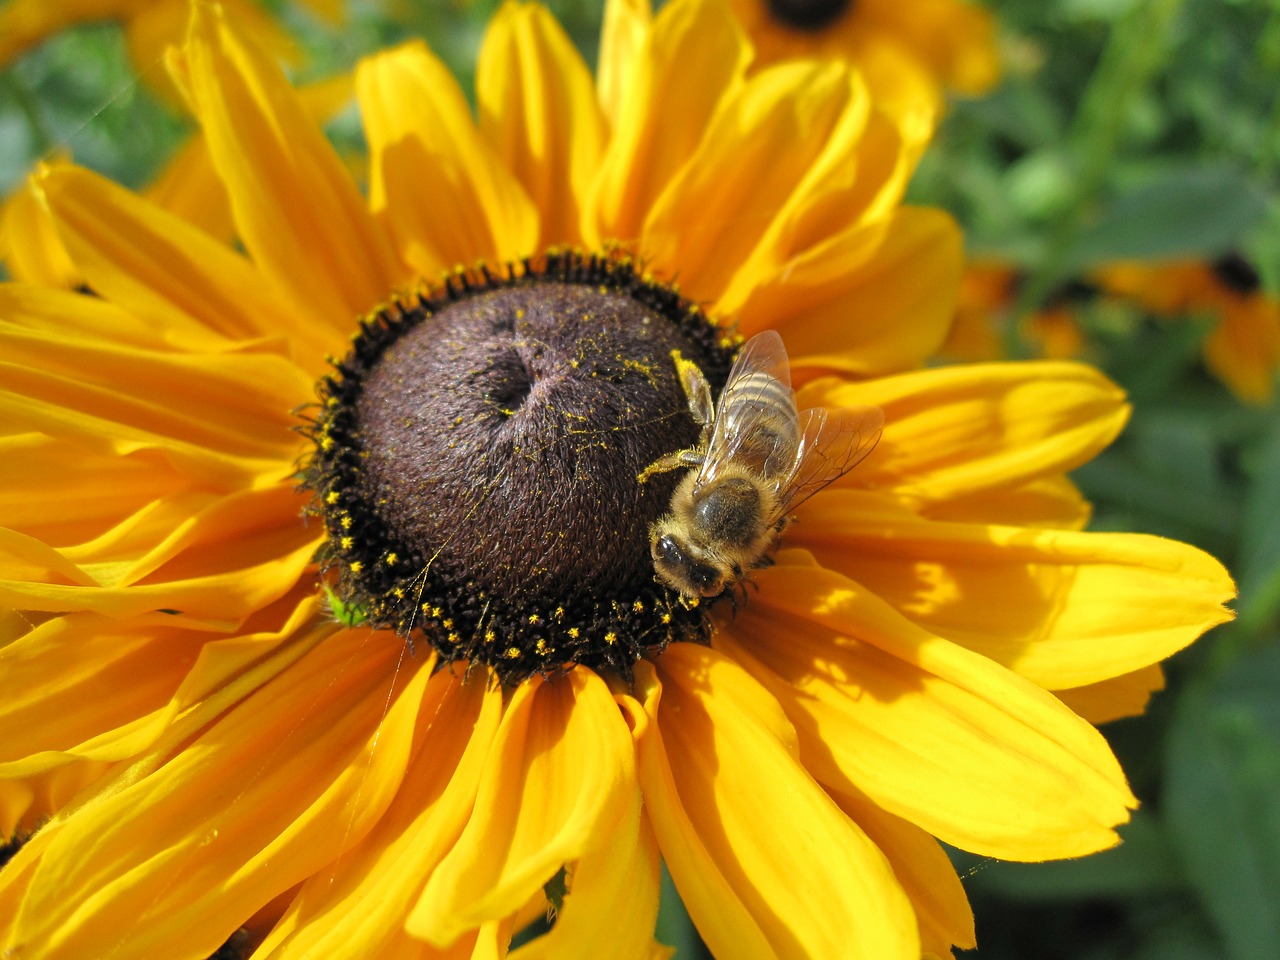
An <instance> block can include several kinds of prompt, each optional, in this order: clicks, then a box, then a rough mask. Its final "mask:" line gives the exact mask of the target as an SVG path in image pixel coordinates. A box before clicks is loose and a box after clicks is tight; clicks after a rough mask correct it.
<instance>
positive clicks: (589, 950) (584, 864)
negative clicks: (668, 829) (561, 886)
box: [511, 792, 658, 960]
mask: <svg viewBox="0 0 1280 960" xmlns="http://www.w3.org/2000/svg"><path fill="white" fill-rule="evenodd" d="M633 804H634V807H633V809H631V810H628V811H627V813H626V814H625V815H624V817H623V819H622V821H621V822H620V823H619V824H618V826H617V827H615V828H614V830H613V831H612V833H611V836H610V838H609V842H608V843H606V844H604V845H603V846H601V847H599V848H597V849H595V850H593V851H591V852H589V853H587V854H586V855H584V856H583V858H582V859H581V860H579V861H578V862H577V864H576V865H574V866H573V867H572V868H571V869H570V871H569V878H568V881H569V893H568V895H567V896H566V897H565V901H564V906H563V907H562V908H561V909H560V910H559V911H558V912H557V916H556V922H555V926H553V927H552V928H551V930H550V932H548V933H546V934H543V935H542V936H541V937H538V938H537V939H536V940H533V941H532V942H530V943H528V944H526V945H525V946H523V947H520V948H519V949H517V950H514V951H512V953H511V957H512V960H559V958H562V957H591V956H595V955H598V953H599V950H600V945H601V944H603V943H607V944H608V945H609V956H610V957H611V958H612V957H616V958H618V960H648V958H649V955H650V952H651V951H652V948H653V926H654V924H655V923H656V922H657V919H658V843H657V840H655V839H654V836H653V830H652V829H651V828H650V826H649V824H648V822H647V821H646V820H645V819H644V818H643V817H642V816H641V815H640V794H639V793H638V792H637V793H636V794H635V796H634V797H633Z"/></svg>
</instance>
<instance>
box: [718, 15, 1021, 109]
mask: <svg viewBox="0 0 1280 960" xmlns="http://www.w3.org/2000/svg"><path fill="white" fill-rule="evenodd" d="M730 2H731V3H732V5H733V9H734V12H735V14H737V16H738V17H739V19H740V20H741V21H742V23H743V24H744V26H745V27H746V28H747V32H748V33H749V34H750V35H751V40H752V42H753V43H754V44H755V46H756V55H757V57H758V58H759V60H760V62H762V63H773V62H775V61H777V60H781V59H785V58H788V57H812V56H817V57H836V58H841V59H847V60H850V61H852V62H854V63H856V64H857V65H858V67H859V69H861V70H862V71H863V72H864V73H865V74H866V76H867V79H868V82H869V83H870V84H871V86H872V89H873V90H874V91H875V92H876V94H877V96H878V97H880V98H882V99H887V98H894V99H902V100H903V101H907V100H911V99H915V100H930V99H937V97H938V96H939V94H940V93H941V92H942V91H943V90H944V89H946V90H953V91H955V92H957V93H961V94H965V95H967V96H979V95H981V94H983V93H986V92H987V91H989V90H990V89H991V88H992V87H993V86H995V84H996V81H997V80H998V79H999V76H1000V62H999V58H998V56H997V53H996V45H995V24H994V20H993V18H992V16H991V14H990V13H989V12H988V11H987V10H985V9H983V8H982V7H980V6H978V5H976V4H973V3H970V2H967V0H730Z"/></svg>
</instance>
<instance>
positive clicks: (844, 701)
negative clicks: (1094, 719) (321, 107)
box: [716, 558, 1136, 860]
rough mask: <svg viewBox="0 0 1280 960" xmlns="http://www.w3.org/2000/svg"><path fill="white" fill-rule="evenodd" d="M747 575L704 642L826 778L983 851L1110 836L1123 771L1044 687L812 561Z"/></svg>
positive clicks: (1029, 854)
mask: <svg viewBox="0 0 1280 960" xmlns="http://www.w3.org/2000/svg"><path fill="white" fill-rule="evenodd" d="M780 559H781V558H780ZM757 580H758V581H759V584H760V592H759V594H758V595H755V596H753V597H752V600H751V603H749V604H748V605H747V606H746V608H745V609H744V610H740V611H739V614H738V617H737V619H736V620H735V621H734V622H733V624H732V626H731V627H727V626H726V627H725V628H724V629H723V630H722V631H721V634H720V636H719V637H718V638H717V640H716V645H717V647H718V648H719V649H722V650H724V651H725V652H726V653H728V654H729V655H730V656H732V657H734V659H736V660H738V661H739V662H740V663H742V665H743V666H745V667H746V668H747V669H748V670H749V671H750V672H751V673H752V675H753V676H755V677H756V679H758V680H760V681H761V682H762V683H763V684H764V685H765V686H766V687H767V688H768V689H769V691H770V692H771V693H772V694H773V695H774V696H775V697H777V698H778V700H779V701H780V702H781V703H782V705H783V708H784V709H785V710H786V711H787V715H788V717H790V719H791V720H792V722H794V723H795V724H796V727H797V729H798V730H799V732H800V737H801V740H800V743H801V755H802V757H803V758H804V761H805V763H806V765H807V766H808V767H809V768H810V769H811V770H813V771H814V774H815V776H817V777H818V779H819V780H821V781H822V782H823V783H826V784H829V785H830V786H831V787H832V788H833V789H836V790H840V789H841V788H842V785H843V784H849V785H851V786H853V787H854V788H856V789H857V790H858V791H860V792H862V793H864V794H866V795H867V796H868V797H870V798H871V799H872V800H873V801H874V802H875V803H877V804H878V805H879V806H881V807H883V808H884V809H886V810H888V811H889V812H890V813H893V814H895V815H896V816H899V817H902V818H903V819H906V820H909V821H911V822H912V823H915V824H916V825H917V826H920V827H923V828H924V829H925V830H928V831H929V832H930V833H932V834H934V835H935V836H937V837H939V838H940V839H942V840H945V841H946V842H947V843H950V844H953V845H955V846H958V847H961V848H963V849H966V850H972V851H974V852H976V853H982V854H986V855H988V856H994V857H1001V858H1003V859H1008V860H1044V859H1053V858H1057V857H1070V856H1080V855H1083V854H1086V853H1092V852H1095V851H1097V850H1100V849H1103V848H1105V847H1109V846H1111V845H1112V844H1114V843H1116V842H1117V840H1118V838H1117V836H1116V834H1115V831H1114V829H1113V828H1114V827H1115V826H1116V825H1117V824H1120V823H1123V822H1124V821H1125V820H1127V819H1128V808H1129V807H1132V806H1134V805H1136V801H1135V800H1134V799H1133V796H1132V795H1131V794H1130V792H1129V789H1128V786H1127V784H1126V783H1125V779H1124V774H1123V773H1122V772H1121V770H1120V766H1119V764H1118V763H1117V762H1116V760H1115V757H1114V756H1113V755H1112V753H1111V749H1110V747H1108V746H1107V743H1106V741H1105V740H1103V739H1102V737H1101V736H1100V735H1099V734H1098V732H1097V731H1096V730H1094V729H1093V727H1091V726H1089V724H1087V723H1085V722H1084V721H1083V720H1081V719H1080V718H1079V717H1077V716H1075V714H1073V713H1071V712H1070V711H1069V710H1067V709H1066V708H1065V707H1064V706H1063V705H1062V704H1061V702H1060V701H1058V700H1057V699H1056V698H1054V697H1053V696H1052V695H1051V694H1049V693H1046V692H1045V691H1044V690H1042V689H1040V688H1039V687H1037V686H1035V685H1034V684H1032V683H1031V682H1030V681H1028V680H1024V679H1023V678H1021V677H1018V676H1016V675H1015V674H1013V673H1011V672H1009V671H1008V670H1006V669H1005V668H1003V667H1001V666H1000V665H998V664H996V663H993V662H991V661H990V660H987V659H986V658H985V657H982V656H979V655H978V654H975V653H973V652H971V651H969V650H965V649H964V648H963V647H960V646H957V645H956V644H953V643H948V642H947V641H945V640H942V639H940V638H938V637H936V636H933V635H932V634H929V633H928V632H926V631H925V630H922V629H921V628H920V627H917V626H916V625H915V624H913V623H911V622H910V621H909V620H907V619H906V618H904V617H902V616H901V615H900V614H897V613H896V612H895V611H894V610H893V609H892V608H891V607H889V606H888V605H887V604H885V603H884V602H883V601H880V600H879V599H877V598H876V597H875V596H874V595H872V594H871V593H869V592H867V591H866V590H864V589H863V588H862V587H860V586H859V585H858V584H856V583H854V582H853V581H851V580H847V579H845V578H844V577H841V576H840V575H838V574H836V573H832V572H830V571H827V570H823V569H822V568H821V567H816V566H809V565H783V563H781V562H780V563H779V565H778V566H775V567H772V568H770V569H768V570H765V571H763V572H761V573H759V574H758V575H757Z"/></svg>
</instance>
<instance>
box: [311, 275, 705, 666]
mask: <svg viewBox="0 0 1280 960" xmlns="http://www.w3.org/2000/svg"><path fill="white" fill-rule="evenodd" d="M720 337H721V334H720V333H719V331H717V330H716V328H715V327H714V326H713V325H712V324H710V323H709V322H708V321H707V319H706V317H705V315H704V314H702V312H701V311H700V310H698V309H697V308H695V307H693V306H691V305H690V304H689V303H688V302H686V301H684V300H682V299H681V298H680V297H679V296H677V295H676V294H675V293H674V292H673V291H672V290H671V289H669V288H666V287H663V286H659V285H656V284H652V283H647V282H645V281H642V280H641V279H640V278H639V277H638V276H637V275H636V273H635V271H634V269H633V268H632V265H631V264H630V263H629V262H628V261H625V260H621V259H618V258H587V257H583V256H580V255H576V254H563V255H559V254H558V255H554V256H548V257H546V258H544V259H543V260H541V261H539V262H538V263H536V264H525V265H522V266H520V267H518V268H512V269H509V270H505V271H503V273H502V275H501V276H497V277H495V276H493V275H491V274H487V273H486V274H484V275H483V276H474V277H467V278H463V279H462V280H460V281H458V282H455V283H452V284H451V285H450V286H449V287H447V288H446V289H443V290H440V291H437V292H436V293H435V294H433V295H430V296H424V297H421V298H418V299H416V300H415V301H414V302H412V303H405V304H400V305H397V306H396V307H393V308H390V309H387V310H383V311H382V312H381V313H379V314H377V315H376V316H374V317H371V318H369V319H367V320H366V321H365V323H364V325H363V332H362V334H361V335H360V337H359V338H358V339H357V340H356V343H355V346H354V349H353V351H352V353H351V354H350V355H349V356H348V357H347V358H346V359H345V360H344V361H342V362H341V363H340V364H339V365H338V373H337V374H336V375H332V376H330V377H328V378H326V380H325V381H324V382H323V383H322V387H321V392H322V395H323V396H325V398H326V406H325V408H324V411H323V412H322V414H321V416H320V418H319V419H318V421H317V424H316V429H315V435H316V439H317V451H316V454H315V455H314V457H313V459H312V461H311V463H310V464H309V466H308V469H307V482H308V485H309V486H311V487H312V488H313V489H314V490H315V491H316V493H317V500H318V510H319V512H320V513H321V514H322V515H323V516H324V519H325V524H326V529H327V530H328V533H329V548H330V553H331V556H332V560H333V563H334V564H335V565H336V566H337V568H338V571H339V583H338V590H337V593H338V595H339V597H340V598H341V599H342V600H343V601H345V602H348V603H354V604H356V605H358V606H359V607H360V608H362V609H363V610H364V611H365V612H366V613H367V614H368V616H369V617H370V619H371V620H372V621H373V622H374V623H375V624H376V625H379V626H387V627H391V628H393V629H395V630H397V632H399V633H401V634H402V635H404V636H409V637H412V636H415V635H420V636H423V637H425V638H426V639H427V640H428V641H429V642H430V643H431V644H432V645H433V646H434V647H435V648H436V649H437V650H439V651H440V652H441V654H442V655H443V656H444V657H445V658H446V659H449V660H454V659H470V660H481V661H484V662H486V663H489V664H490V665H491V666H493V667H494V668H495V669H496V670H497V671H498V672H499V675H500V676H502V678H503V679H504V680H507V681H517V680H519V679H522V678H523V677H525V676H528V675H529V674H530V673H532V672H536V671H544V672H545V671H549V670H553V669H556V668H559V667H561V666H563V665H565V664H568V663H587V664H588V665H591V666H597V667H600V666H604V667H611V668H614V669H617V670H619V671H621V672H623V673H627V672H629V669H630V665H631V664H632V663H633V662H634V661H635V659H636V658H637V657H638V656H640V655H641V654H642V653H643V652H644V651H645V650H646V649H647V648H650V647H653V646H661V645H662V644H665V643H667V642H670V641H671V640H674V639H692V638H694V637H696V636H701V635H702V632H703V630H704V629H705V628H704V626H703V623H702V619H703V614H702V613H701V612H700V611H697V610H691V609H688V608H687V607H685V606H684V605H682V604H681V603H680V602H679V598H678V597H677V596H676V595H675V594H674V593H672V592H671V591H669V590H667V589H666V588H665V587H662V586H660V585H659V584H658V583H656V582H655V580H654V576H653V566H652V561H651V559H650V553H649V526H650V524H651V523H652V522H653V521H654V520H655V519H657V517H658V516H660V515H661V514H662V513H663V512H665V511H666V509H667V507H668V503H669V500H670V496H671V491H672V488H673V486H674V484H675V482H676V481H677V480H678V479H679V478H678V476H676V475H671V476H664V477H663V478H662V481H663V482H662V483H651V484H644V485H641V484H639V483H637V481H636V476H637V474H638V473H640V472H641V471H642V470H643V469H644V468H645V467H646V466H647V465H648V464H650V463H652V462H653V461H654V460H656V459H658V458H659V457H661V456H662V455H663V454H665V453H668V452H670V451H671V450H674V449H678V448H680V447H682V446H687V445H689V444H691V443H693V442H694V441H695V440H696V438H697V427H696V425H695V424H694V423H693V421H692V418H691V417H690V416H689V415H688V412H687V401H686V399H685V397H684V394H683V392H682V389H681V387H680V384H679V382H678V380H677V379H676V371H675V364H674V362H673V360H672V351H673V350H678V351H680V352H681V353H682V354H683V355H684V356H685V357H688V358H690V359H693V360H694V361H695V362H696V363H698V364H699V365H700V366H701V367H702V368H703V370H704V371H706V372H707V374H708V376H709V377H711V378H712V380H713V382H714V383H719V384H722V383H723V380H724V377H725V376H726V375H727V369H728V363H729V360H730V357H731V353H730V351H729V350H728V349H727V348H726V347H725V346H722V345H721V344H720V342H719V341H720Z"/></svg>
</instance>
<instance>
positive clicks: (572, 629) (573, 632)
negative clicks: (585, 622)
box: [569, 627, 582, 640]
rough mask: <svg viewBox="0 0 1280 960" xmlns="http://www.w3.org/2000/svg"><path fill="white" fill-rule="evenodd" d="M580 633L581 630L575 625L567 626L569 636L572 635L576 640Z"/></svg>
mask: <svg viewBox="0 0 1280 960" xmlns="http://www.w3.org/2000/svg"><path fill="white" fill-rule="evenodd" d="M581 635H582V631H581V630H579V629H578V628H577V627H570V628H569V636H571V637H573V639H575V640H577V639H578V637H580V636H581Z"/></svg>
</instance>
